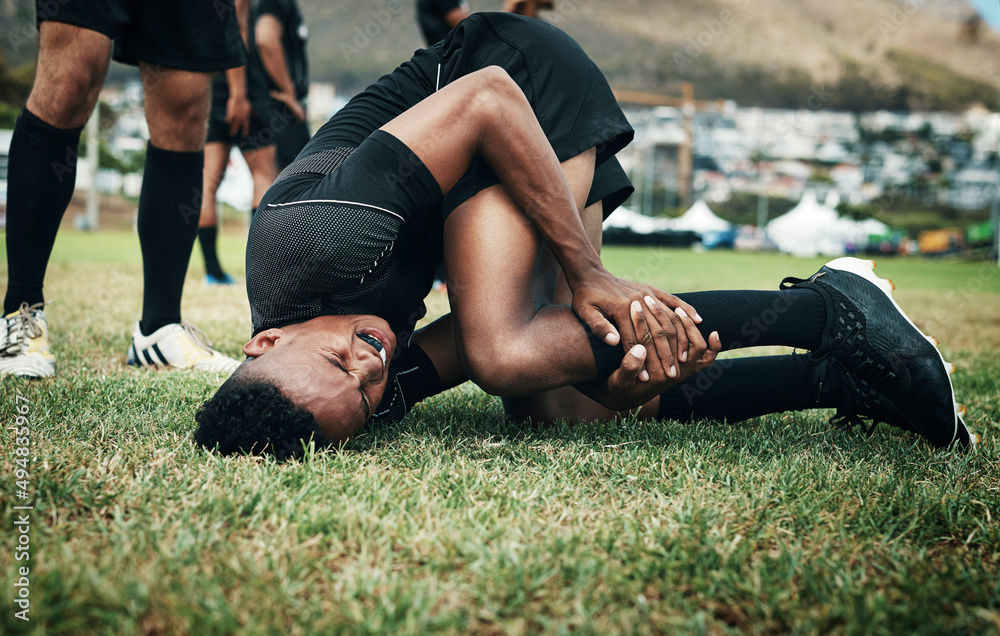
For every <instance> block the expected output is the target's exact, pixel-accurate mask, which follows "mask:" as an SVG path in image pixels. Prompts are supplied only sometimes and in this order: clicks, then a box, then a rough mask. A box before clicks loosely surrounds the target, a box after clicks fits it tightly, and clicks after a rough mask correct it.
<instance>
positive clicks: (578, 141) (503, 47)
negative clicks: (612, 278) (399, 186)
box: [431, 13, 635, 214]
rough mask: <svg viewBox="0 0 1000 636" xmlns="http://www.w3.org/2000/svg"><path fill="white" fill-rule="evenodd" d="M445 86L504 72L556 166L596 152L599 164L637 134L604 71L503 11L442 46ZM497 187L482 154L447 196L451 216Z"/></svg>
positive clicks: (553, 32)
mask: <svg viewBox="0 0 1000 636" xmlns="http://www.w3.org/2000/svg"><path fill="white" fill-rule="evenodd" d="M431 50H436V51H437V53H438V55H439V58H440V64H441V66H440V74H441V85H444V84H445V83H446V82H451V81H454V80H455V79H457V78H458V77H461V76H463V75H467V74H468V73H470V72H472V71H475V70H478V69H481V68H486V67H487V66H494V65H495V66H500V67H503V68H504V69H505V70H506V71H507V73H508V74H509V75H510V76H511V79H513V80H514V81H515V82H517V84H518V86H520V87H521V90H522V91H523V92H524V94H525V97H527V98H528V102H530V104H531V108H532V110H533V111H534V112H535V116H536V117H537V118H538V123H539V124H541V126H542V130H544V131H545V136H546V137H547V138H548V140H549V143H550V144H551V145H552V149H553V150H554V151H555V154H556V157H557V158H558V159H559V161H566V160H567V159H570V158H572V157H575V156H576V155H578V154H580V153H582V152H584V151H586V150H588V149H590V148H596V149H597V165H598V166H600V165H601V164H603V163H604V162H605V161H607V160H608V159H609V158H610V157H612V156H614V155H615V153H617V152H618V151H619V150H621V149H622V148H624V147H625V146H626V145H627V144H628V143H629V142H630V141H632V137H633V136H634V134H635V133H634V131H633V130H632V126H631V125H629V123H628V120H627V119H626V118H625V115H624V114H623V113H622V111H621V108H620V107H619V106H618V102H617V101H616V100H615V96H614V93H612V91H611V87H610V86H609V85H608V82H607V80H606V79H605V78H604V75H603V74H602V73H601V71H600V69H598V68H597V66H596V65H595V64H594V62H593V61H592V60H591V59H590V58H589V57H588V56H587V54H586V53H585V52H584V51H583V49H582V48H580V45H579V44H577V43H576V41H575V40H573V39H572V38H571V37H570V36H568V35H567V34H565V33H563V32H562V31H560V30H559V29H557V28H556V27H554V26H552V25H550V24H548V23H546V22H543V21H541V20H536V19H534V18H524V17H522V16H515V15H511V14H506V13H477V14H475V15H473V16H471V17H469V18H467V19H465V20H463V21H462V22H461V24H459V25H458V26H457V27H455V29H453V30H452V32H451V33H449V34H448V37H447V38H445V40H444V41H443V42H441V43H440V44H437V45H435V46H434V47H431ZM498 183H500V179H499V178H498V177H497V176H496V174H495V173H494V172H493V170H492V169H491V168H490V167H489V166H488V165H486V162H485V161H483V160H482V159H481V158H480V157H477V158H476V159H475V160H474V161H473V165H472V166H471V167H470V168H469V171H468V172H467V173H466V174H465V176H463V177H462V179H461V180H460V181H459V182H458V184H456V185H455V187H454V188H452V190H451V191H450V192H448V194H447V195H446V196H445V202H444V210H445V213H446V214H447V213H449V212H450V211H451V210H454V209H455V207H457V206H458V205H459V204H460V203H462V202H463V201H465V200H466V199H468V198H469V197H471V196H473V195H474V194H475V193H476V192H479V191H480V190H483V189H484V188H487V187H489V186H492V185H496V184H498Z"/></svg>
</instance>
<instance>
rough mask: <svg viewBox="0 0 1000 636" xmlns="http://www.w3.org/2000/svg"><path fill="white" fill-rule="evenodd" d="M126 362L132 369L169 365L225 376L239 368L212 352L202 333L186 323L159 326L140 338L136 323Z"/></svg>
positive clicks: (234, 362) (234, 363)
mask: <svg viewBox="0 0 1000 636" xmlns="http://www.w3.org/2000/svg"><path fill="white" fill-rule="evenodd" d="M128 363H129V364H130V365H132V366H134V367H159V366H169V367H175V368H178V369H194V370H196V371H212V372H218V371H225V372H226V373H232V372H233V371H235V370H236V367H238V366H240V363H239V362H237V361H236V360H233V359H232V358H230V357H229V356H227V355H224V354H222V353H219V352H218V351H216V350H215V349H213V348H212V343H211V342H209V341H208V338H206V337H205V334H203V333H202V332H201V331H200V330H199V329H198V328H197V327H195V326H194V325H192V324H191V323H188V322H175V323H173V324H170V325H166V326H164V327H160V328H159V329H157V330H156V331H154V332H153V333H151V334H150V335H148V336H144V335H142V331H140V330H139V323H135V329H134V330H133V331H132V344H131V346H129V348H128Z"/></svg>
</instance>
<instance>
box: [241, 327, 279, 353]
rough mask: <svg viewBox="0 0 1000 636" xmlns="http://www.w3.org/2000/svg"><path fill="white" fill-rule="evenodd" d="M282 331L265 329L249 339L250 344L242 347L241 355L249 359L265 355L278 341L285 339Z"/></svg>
mask: <svg viewBox="0 0 1000 636" xmlns="http://www.w3.org/2000/svg"><path fill="white" fill-rule="evenodd" d="M285 335H286V334H285V332H284V330H282V329H265V330H264V331H262V332H260V333H259V334H257V335H256V336H254V337H253V338H251V339H250V342H248V343H246V344H245V345H243V353H245V354H246V355H248V356H250V357H251V358H257V357H259V356H260V355H261V354H263V353H267V352H268V351H269V350H270V349H271V348H273V347H274V346H275V345H276V344H278V341H279V340H281V339H282V338H283V337H285Z"/></svg>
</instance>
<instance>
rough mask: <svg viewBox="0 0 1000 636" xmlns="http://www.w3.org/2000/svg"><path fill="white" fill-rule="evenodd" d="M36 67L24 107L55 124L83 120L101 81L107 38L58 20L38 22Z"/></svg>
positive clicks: (61, 125)
mask: <svg viewBox="0 0 1000 636" xmlns="http://www.w3.org/2000/svg"><path fill="white" fill-rule="evenodd" d="M41 33H42V34H41V40H40V51H39V56H38V67H37V69H36V71H35V81H34V84H33V86H32V87H31V94H30V95H29V97H28V110H30V111H31V112H32V113H34V114H35V115H36V116H38V117H39V118H41V119H42V120H43V121H45V122H46V123H48V124H51V125H53V126H55V127H57V128H78V127H80V126H83V125H84V124H85V123H86V122H87V118H88V117H90V113H91V111H92V110H93V109H94V105H95V104H96V103H97V98H98V96H99V95H100V92H101V86H102V85H103V84H104V75H105V73H106V72H107V68H108V61H109V55H110V51H111V48H110V47H111V40H109V39H108V38H107V37H106V36H104V35H101V34H99V33H96V32H94V31H89V30H87V29H82V28H79V27H74V26H72V25H68V24H61V23H49V22H43V23H42V32H41Z"/></svg>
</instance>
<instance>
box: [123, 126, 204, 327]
mask: <svg viewBox="0 0 1000 636" xmlns="http://www.w3.org/2000/svg"><path fill="white" fill-rule="evenodd" d="M203 167H204V153H202V152H201V151H198V152H175V151H170V150H162V149H160V148H157V147H156V146H154V145H153V144H152V143H150V144H147V145H146V167H145V170H144V172H143V176H142V193H141V194H140V195H139V223H138V225H139V245H140V246H141V247H142V273H143V291H142V323H141V324H140V330H141V331H142V333H143V335H147V336H148V335H149V334H151V333H153V332H154V331H156V330H157V329H159V328H160V327H163V326H165V325H169V324H171V323H175V322H180V319H181V294H182V293H183V291H184V276H185V274H187V266H188V261H189V260H190V259H191V249H192V248H193V247H194V241H195V237H196V236H197V234H198V216H199V215H200V211H201V172H202V168H203Z"/></svg>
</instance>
